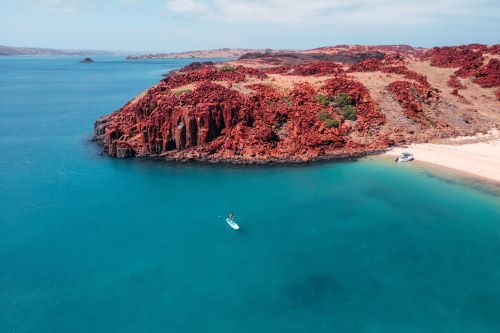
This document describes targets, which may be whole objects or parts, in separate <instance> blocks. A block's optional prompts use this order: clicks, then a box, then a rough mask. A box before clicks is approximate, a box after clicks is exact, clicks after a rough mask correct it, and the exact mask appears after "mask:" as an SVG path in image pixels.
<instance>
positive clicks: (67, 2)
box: [22, 0, 81, 13]
mask: <svg viewBox="0 0 500 333" xmlns="http://www.w3.org/2000/svg"><path fill="white" fill-rule="evenodd" d="M22 3H23V4H24V5H25V6H27V7H28V8H31V9H33V10H43V11H47V12H55V13H57V12H59V13H77V12H79V11H80V9H81V3H80V1H79V0H23V1H22Z"/></svg>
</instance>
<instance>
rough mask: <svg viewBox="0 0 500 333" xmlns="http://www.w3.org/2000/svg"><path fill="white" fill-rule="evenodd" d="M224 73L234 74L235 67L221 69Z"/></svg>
mask: <svg viewBox="0 0 500 333" xmlns="http://www.w3.org/2000/svg"><path fill="white" fill-rule="evenodd" d="M220 70H221V71H222V72H234V67H233V66H224V67H222V68H221V69H220Z"/></svg>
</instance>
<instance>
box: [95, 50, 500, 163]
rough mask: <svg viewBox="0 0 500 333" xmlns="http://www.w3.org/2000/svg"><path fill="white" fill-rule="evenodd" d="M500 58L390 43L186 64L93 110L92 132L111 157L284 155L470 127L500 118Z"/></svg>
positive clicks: (346, 154) (296, 157) (417, 139)
mask: <svg viewBox="0 0 500 333" xmlns="http://www.w3.org/2000/svg"><path fill="white" fill-rule="evenodd" d="M317 55H319V56H317ZM499 58H500V47H499V46H498V45H495V46H485V45H479V44H474V45H466V46H458V47H442V48H433V49H428V50H425V49H420V48H418V49H415V48H411V47H408V46H398V45H396V46H380V47H377V46H370V47H362V46H354V47H351V46H337V47H326V48H319V49H315V50H311V51H306V52H303V53H290V52H287V53H286V54H285V53H284V54H283V56H279V55H277V54H269V55H268V56H266V55H255V54H254V55H247V56H242V57H241V58H240V60H236V61H230V62H224V63H217V64H214V63H210V62H207V63H193V64H190V65H188V66H186V67H184V68H182V69H180V70H178V71H174V72H171V73H169V74H168V75H167V76H166V77H165V79H163V80H161V81H160V82H159V83H158V84H156V85H155V86H153V87H151V88H149V89H148V90H146V91H145V92H143V93H142V94H140V95H138V96H136V97H135V98H134V99H132V100H131V101H129V102H128V103H127V104H126V105H124V106H123V107H122V108H120V109H119V110H117V111H116V112H114V113H112V114H110V115H107V116H104V117H102V118H100V119H98V120H97V121H96V123H95V136H94V138H95V140H96V141H98V142H99V143H101V144H102V145H103V147H104V149H105V152H106V153H107V154H109V155H111V156H115V157H119V158H130V157H147V158H160V159H165V160H176V161H192V160H195V161H201V162H210V163H215V162H229V163H282V162H286V163H290V162H307V161H315V160H324V159H332V158H353V157H359V156H363V155H366V154H371V153H376V152H380V151H383V150H386V149H388V148H389V147H394V146H401V145H407V144H411V143H423V142H429V141H432V140H436V139H442V138H450V137H455V136H460V135H473V134H475V133H477V132H480V131H487V130H488V129H490V128H491V127H495V126H499V125H500V124H499V123H500V115H499V111H498V110H500V104H499V97H500V93H499V89H498V88H499V86H500V82H499V81H500V79H499V78H498V59H499ZM318 59H320V60H318ZM325 59H327V60H325ZM495 73H496V74H495ZM457 83H459V84H460V86H458V84H457Z"/></svg>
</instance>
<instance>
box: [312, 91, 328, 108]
mask: <svg viewBox="0 0 500 333" xmlns="http://www.w3.org/2000/svg"><path fill="white" fill-rule="evenodd" d="M315 99H316V102H319V103H320V104H322V105H324V106H327V105H329V104H330V98H328V96H326V95H323V94H317V95H316V98H315Z"/></svg>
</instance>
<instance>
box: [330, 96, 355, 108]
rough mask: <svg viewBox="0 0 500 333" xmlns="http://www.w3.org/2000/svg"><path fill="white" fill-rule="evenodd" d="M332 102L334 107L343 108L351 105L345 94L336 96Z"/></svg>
mask: <svg viewBox="0 0 500 333" xmlns="http://www.w3.org/2000/svg"><path fill="white" fill-rule="evenodd" d="M333 102H334V103H335V105H337V106H340V107H343V106H345V105H351V104H352V98H351V96H349V95H347V94H338V95H337V96H335V97H334V98H333Z"/></svg>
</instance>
